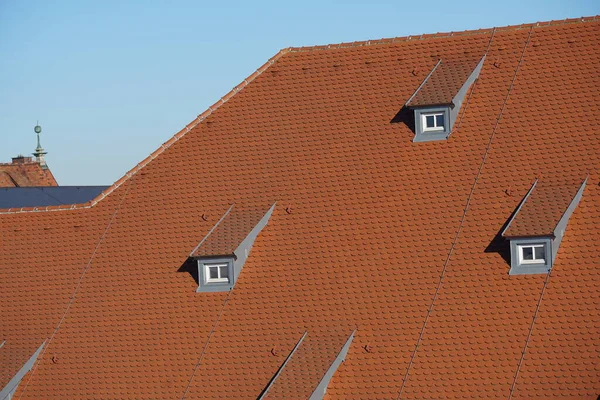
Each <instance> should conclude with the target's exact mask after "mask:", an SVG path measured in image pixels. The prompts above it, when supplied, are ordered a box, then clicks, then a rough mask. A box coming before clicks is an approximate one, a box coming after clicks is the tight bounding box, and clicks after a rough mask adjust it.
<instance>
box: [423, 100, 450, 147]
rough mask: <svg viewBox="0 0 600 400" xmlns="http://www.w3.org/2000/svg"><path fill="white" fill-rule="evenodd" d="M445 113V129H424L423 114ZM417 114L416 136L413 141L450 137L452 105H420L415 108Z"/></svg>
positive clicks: (429, 140)
mask: <svg viewBox="0 0 600 400" xmlns="http://www.w3.org/2000/svg"><path fill="white" fill-rule="evenodd" d="M440 112H443V113H444V130H442V131H429V132H427V131H424V130H423V118H421V116H422V114H429V113H440ZM414 115H415V137H414V138H413V142H431V141H434V140H445V139H447V138H448V136H449V135H450V132H451V124H452V122H451V121H450V118H451V112H450V106H448V105H446V106H444V105H441V106H434V107H418V108H415V109H414Z"/></svg>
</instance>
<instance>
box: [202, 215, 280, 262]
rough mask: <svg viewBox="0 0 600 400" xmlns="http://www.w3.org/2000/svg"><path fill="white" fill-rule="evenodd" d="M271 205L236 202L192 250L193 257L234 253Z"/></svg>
mask: <svg viewBox="0 0 600 400" xmlns="http://www.w3.org/2000/svg"><path fill="white" fill-rule="evenodd" d="M270 207H271V204H267V203H265V204H262V205H260V206H250V207H249V206H244V205H238V204H234V205H233V206H232V207H231V209H230V210H228V211H227V214H226V215H224V216H223V218H222V220H221V221H220V222H219V223H218V225H217V226H216V227H215V229H214V230H212V231H211V232H210V233H209V234H208V237H206V238H205V239H204V240H203V241H202V242H201V243H200V244H199V246H198V247H197V248H196V249H195V250H194V251H193V252H192V257H203V256H222V255H230V254H233V253H234V251H235V249H237V247H238V246H239V245H240V243H242V241H243V240H244V239H245V238H246V236H248V234H249V233H250V231H251V230H252V229H254V227H255V226H256V225H257V224H258V222H259V221H260V220H261V218H262V217H263V216H264V215H265V214H266V213H267V211H268V210H269V208H270ZM205 218H206V216H205Z"/></svg>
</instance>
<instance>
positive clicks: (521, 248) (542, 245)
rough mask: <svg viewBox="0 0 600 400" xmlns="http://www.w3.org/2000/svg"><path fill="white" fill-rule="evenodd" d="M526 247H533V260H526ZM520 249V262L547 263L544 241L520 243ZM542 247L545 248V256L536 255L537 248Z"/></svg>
mask: <svg viewBox="0 0 600 400" xmlns="http://www.w3.org/2000/svg"><path fill="white" fill-rule="evenodd" d="M526 247H531V249H532V253H533V260H525V259H524V258H523V249H524V248H526ZM517 248H518V251H519V264H546V245H545V244H543V243H527V244H519V245H517ZM536 248H542V249H543V250H544V257H543V258H536V257H535V249H536Z"/></svg>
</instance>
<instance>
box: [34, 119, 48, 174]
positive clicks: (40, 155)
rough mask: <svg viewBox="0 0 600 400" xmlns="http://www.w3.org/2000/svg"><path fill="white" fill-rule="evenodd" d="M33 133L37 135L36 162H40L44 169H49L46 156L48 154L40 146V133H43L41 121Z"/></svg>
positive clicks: (37, 123)
mask: <svg viewBox="0 0 600 400" xmlns="http://www.w3.org/2000/svg"><path fill="white" fill-rule="evenodd" d="M33 131H34V132H35V133H36V134H37V147H36V148H35V152H33V155H34V156H35V161H36V162H38V163H39V164H40V166H41V167H42V168H43V169H47V168H48V166H47V165H46V159H45V158H44V156H45V155H46V154H48V153H47V152H45V151H44V148H43V147H42V145H41V144H40V133H42V127H41V126H40V124H39V121H37V122H36V125H35V127H34V128H33Z"/></svg>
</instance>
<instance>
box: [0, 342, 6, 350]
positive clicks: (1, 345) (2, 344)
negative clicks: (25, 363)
mask: <svg viewBox="0 0 600 400" xmlns="http://www.w3.org/2000/svg"><path fill="white" fill-rule="evenodd" d="M5 343H6V340H3V341H2V343H0V349H1V348H3V347H4V344H5Z"/></svg>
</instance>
